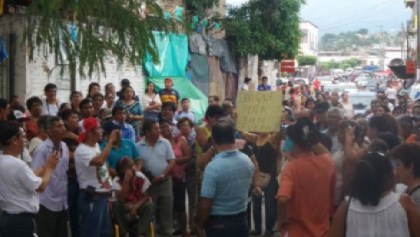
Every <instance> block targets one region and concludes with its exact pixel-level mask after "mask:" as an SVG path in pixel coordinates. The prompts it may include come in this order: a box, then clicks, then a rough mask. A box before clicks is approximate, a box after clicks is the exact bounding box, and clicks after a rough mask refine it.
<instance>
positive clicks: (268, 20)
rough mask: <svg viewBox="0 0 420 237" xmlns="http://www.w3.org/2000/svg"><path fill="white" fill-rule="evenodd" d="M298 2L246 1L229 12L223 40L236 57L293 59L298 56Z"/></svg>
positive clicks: (284, 0) (299, 3)
mask: <svg viewBox="0 0 420 237" xmlns="http://www.w3.org/2000/svg"><path fill="white" fill-rule="evenodd" d="M301 4H303V1H302V0H250V1H249V2H247V3H246V4H243V5H242V6H240V7H233V8H230V9H229V14H228V16H227V18H226V21H225V29H226V39H227V41H228V42H229V45H230V48H231V50H232V52H233V53H234V54H235V55H237V56H246V55H248V54H251V55H258V56H259V57H260V58H261V59H263V60H265V59H267V60H269V59H285V58H293V57H294V56H295V55H297V53H298V48H299V41H300V30H299V11H300V7H301Z"/></svg>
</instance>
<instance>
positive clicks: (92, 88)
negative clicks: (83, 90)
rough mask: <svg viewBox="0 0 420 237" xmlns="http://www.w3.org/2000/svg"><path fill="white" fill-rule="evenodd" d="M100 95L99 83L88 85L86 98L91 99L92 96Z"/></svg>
mask: <svg viewBox="0 0 420 237" xmlns="http://www.w3.org/2000/svg"><path fill="white" fill-rule="evenodd" d="M98 93H101V86H100V85H99V83H96V82H92V83H90V84H89V88H88V93H87V95H86V98H90V99H93V96H94V95H96V94H98Z"/></svg>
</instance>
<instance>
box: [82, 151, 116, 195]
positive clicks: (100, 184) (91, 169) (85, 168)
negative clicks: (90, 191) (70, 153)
mask: <svg viewBox="0 0 420 237" xmlns="http://www.w3.org/2000/svg"><path fill="white" fill-rule="evenodd" d="M100 153H101V150H100V149H99V145H98V144H96V145H95V147H90V146H88V145H86V144H84V143H81V144H80V145H79V146H78V147H77V149H76V151H75V153H74V158H75V164H76V173H77V180H78V181H79V186H80V188H81V189H86V188H87V187H88V186H91V187H94V188H95V192H108V191H110V190H111V176H110V175H109V172H108V167H107V165H106V163H104V164H103V165H102V166H91V165H89V163H90V161H91V160H92V158H93V157H95V156H97V155H99V154H100Z"/></svg>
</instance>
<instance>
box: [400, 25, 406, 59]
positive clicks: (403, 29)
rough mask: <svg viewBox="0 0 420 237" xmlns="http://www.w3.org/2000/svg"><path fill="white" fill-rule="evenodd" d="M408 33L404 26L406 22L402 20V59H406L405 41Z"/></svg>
mask: <svg viewBox="0 0 420 237" xmlns="http://www.w3.org/2000/svg"><path fill="white" fill-rule="evenodd" d="M406 34H407V32H405V27H404V23H403V22H401V59H402V60H405V57H404V48H405V47H404V42H405V38H406Z"/></svg>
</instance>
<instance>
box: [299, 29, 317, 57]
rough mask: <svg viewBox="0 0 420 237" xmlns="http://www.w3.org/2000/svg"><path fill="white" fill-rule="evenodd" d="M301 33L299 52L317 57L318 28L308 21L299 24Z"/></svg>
mask: <svg viewBox="0 0 420 237" xmlns="http://www.w3.org/2000/svg"><path fill="white" fill-rule="evenodd" d="M299 28H300V31H301V34H302V36H301V39H300V44H299V52H300V54H303V55H310V56H317V55H318V26H316V25H315V24H313V23H312V22H310V21H302V22H300V23H299Z"/></svg>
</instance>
